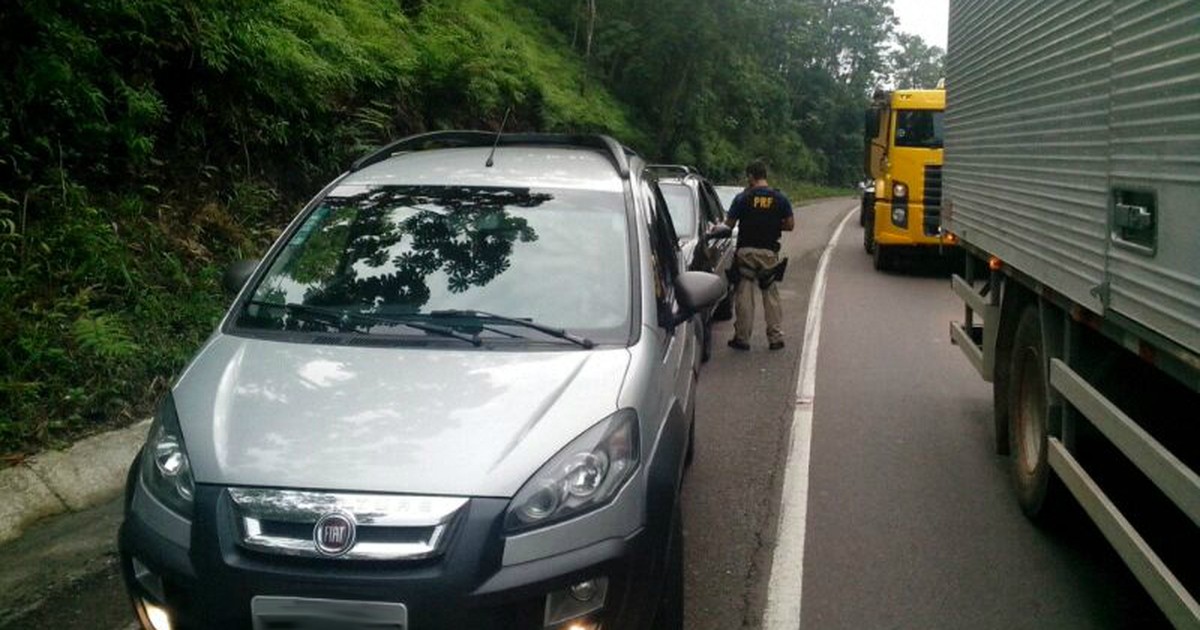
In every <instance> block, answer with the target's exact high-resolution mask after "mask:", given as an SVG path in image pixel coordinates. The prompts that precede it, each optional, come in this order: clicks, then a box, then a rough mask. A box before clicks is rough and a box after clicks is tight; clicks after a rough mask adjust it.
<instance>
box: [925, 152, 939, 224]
mask: <svg viewBox="0 0 1200 630" xmlns="http://www.w3.org/2000/svg"><path fill="white" fill-rule="evenodd" d="M924 227H925V236H937V235H938V234H939V233H940V232H941V228H942V167H941V165H936V166H934V165H929V166H926V167H925V223H924Z"/></svg>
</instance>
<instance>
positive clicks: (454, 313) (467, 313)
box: [429, 309, 596, 350]
mask: <svg viewBox="0 0 1200 630" xmlns="http://www.w3.org/2000/svg"><path fill="white" fill-rule="evenodd" d="M429 316H430V317H470V318H474V319H491V320H495V321H498V322H503V323H505V324H511V325H513V326H522V327H524V328H530V329H533V330H536V331H538V332H541V333H544V334H547V335H550V336H551V337H557V338H559V339H565V340H566V341H570V342H571V343H573V344H576V345H578V346H581V347H583V348H586V349H588V350H590V349H592V348H594V347H595V346H596V343H595V342H594V341H592V340H591V339H588V338H587V337H580V336H579V335H574V334H571V333H569V332H567V331H565V330H563V329H561V328H554V327H553V326H546V325H545V324H539V323H537V322H534V321H530V320H528V319H520V318H517V317H509V316H507V315H497V314H496V313H489V312H487V311H476V310H460V309H446V310H441V311H430V313H429Z"/></svg>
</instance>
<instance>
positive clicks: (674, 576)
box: [652, 502, 683, 630]
mask: <svg viewBox="0 0 1200 630" xmlns="http://www.w3.org/2000/svg"><path fill="white" fill-rule="evenodd" d="M671 519H672V522H671V536H670V540H669V541H668V544H669V545H670V548H669V549H668V550H667V565H666V570H665V571H664V572H663V590H662V598H661V599H660V600H659V602H658V611H657V612H656V613H655V615H654V625H653V626H652V627H653V628H654V630H683V511H682V510H681V509H680V506H679V503H678V502H677V503H676V504H675V510H674V514H673V515H672V517H671Z"/></svg>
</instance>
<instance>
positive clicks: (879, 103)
mask: <svg viewBox="0 0 1200 630" xmlns="http://www.w3.org/2000/svg"><path fill="white" fill-rule="evenodd" d="M945 109H946V91H945V90H944V89H942V88H941V87H940V86H939V88H938V89H934V90H897V91H895V92H882V91H878V92H876V93H875V97H874V99H873V102H872V104H871V107H870V108H869V109H868V110H867V113H866V119H865V123H866V124H865V139H864V140H865V147H864V149H865V151H864V153H865V155H864V159H865V165H864V167H865V169H866V172H867V173H868V174H869V175H870V177H871V178H873V179H874V180H875V192H874V195H873V211H868V212H866V217H865V223H864V230H863V246H864V247H865V248H866V250H867V253H868V254H871V255H872V256H873V257H874V261H875V268H876V269H881V270H882V269H887V268H889V267H891V266H892V261H893V260H894V258H895V256H896V254H897V253H898V250H900V248H924V247H930V246H943V245H953V244H954V242H953V238H954V237H953V236H951V235H948V234H944V233H943V231H942V226H941V223H942V153H943V150H942V132H943V128H942V121H943V114H944V112H945ZM871 197H872V196H870V195H869V196H868V202H867V203H871Z"/></svg>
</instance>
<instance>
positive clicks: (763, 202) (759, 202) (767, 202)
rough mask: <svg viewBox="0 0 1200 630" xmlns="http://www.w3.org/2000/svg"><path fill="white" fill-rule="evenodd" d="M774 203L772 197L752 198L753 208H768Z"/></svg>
mask: <svg viewBox="0 0 1200 630" xmlns="http://www.w3.org/2000/svg"><path fill="white" fill-rule="evenodd" d="M774 204H775V198H774V197H755V198H754V209H755V210H770V209H771V206H772V205H774Z"/></svg>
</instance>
